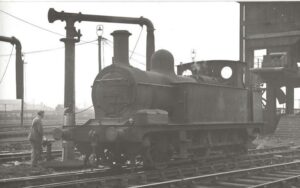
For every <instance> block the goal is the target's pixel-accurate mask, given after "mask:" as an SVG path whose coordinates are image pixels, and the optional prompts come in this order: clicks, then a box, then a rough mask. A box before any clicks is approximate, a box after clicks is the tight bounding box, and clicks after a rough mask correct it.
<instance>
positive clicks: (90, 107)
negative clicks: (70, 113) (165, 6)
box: [75, 105, 94, 114]
mask: <svg viewBox="0 0 300 188" xmlns="http://www.w3.org/2000/svg"><path fill="white" fill-rule="evenodd" d="M92 107H94V105H91V106H89V107H87V108H86V109H83V110H81V111H78V112H75V114H80V113H82V112H85V111H87V110H88V109H90V108H92Z"/></svg>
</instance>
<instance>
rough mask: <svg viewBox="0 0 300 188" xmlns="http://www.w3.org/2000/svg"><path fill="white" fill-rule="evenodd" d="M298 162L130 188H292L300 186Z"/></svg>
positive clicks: (299, 166)
mask: <svg viewBox="0 0 300 188" xmlns="http://www.w3.org/2000/svg"><path fill="white" fill-rule="evenodd" d="M299 179H300V161H296V162H288V163H283V164H275V165H268V166H261V167H254V168H248V169H242V170H233V171H229V172H222V173H215V174H208V175H199V176H193V177H187V178H185V177H182V178H178V179H175V180H166V181H161V182H156V183H148V184H145V185H133V186H129V187H130V188H150V187H151V188H155V187H172V188H177V187H178V188H179V187H199V188H200V187H202V188H204V187H205V188H215V187H239V188H242V187H247V188H268V187H270V188H274V187H282V188H288V187H294V186H297V187H298V186H299V185H300V181H299Z"/></svg>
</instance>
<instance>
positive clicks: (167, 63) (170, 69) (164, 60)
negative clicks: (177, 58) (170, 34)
mask: <svg viewBox="0 0 300 188" xmlns="http://www.w3.org/2000/svg"><path fill="white" fill-rule="evenodd" d="M151 70H152V71H155V72H159V73H167V74H175V72H174V57H173V55H172V54H171V52H169V51H168V50H164V49H161V50H158V51H156V52H155V53H154V54H153V55H152V57H151Z"/></svg>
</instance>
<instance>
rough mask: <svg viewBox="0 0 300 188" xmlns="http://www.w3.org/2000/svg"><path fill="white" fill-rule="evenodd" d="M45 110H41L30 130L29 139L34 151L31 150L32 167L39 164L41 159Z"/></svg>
mask: <svg viewBox="0 0 300 188" xmlns="http://www.w3.org/2000/svg"><path fill="white" fill-rule="evenodd" d="M44 114H45V112H44V111H39V112H38V113H37V116H36V117H35V118H34V119H33V121H32V126H31V129H30V132H29V136H28V139H29V141H30V144H31V147H32V152H31V165H32V167H36V166H37V162H38V160H40V159H41V154H42V151H43V149H42V141H43V124H42V119H43V118H44Z"/></svg>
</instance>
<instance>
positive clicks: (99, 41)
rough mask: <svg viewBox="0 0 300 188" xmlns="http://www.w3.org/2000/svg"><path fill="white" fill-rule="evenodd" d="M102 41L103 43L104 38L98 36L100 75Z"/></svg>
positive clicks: (100, 68)
mask: <svg viewBox="0 0 300 188" xmlns="http://www.w3.org/2000/svg"><path fill="white" fill-rule="evenodd" d="M101 41H102V36H98V64H99V73H100V71H101V70H102V61H101V58H102V55H101Z"/></svg>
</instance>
